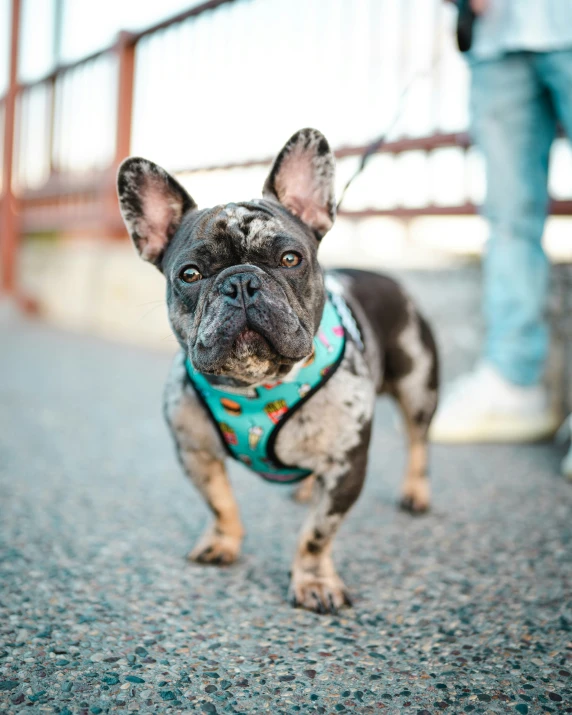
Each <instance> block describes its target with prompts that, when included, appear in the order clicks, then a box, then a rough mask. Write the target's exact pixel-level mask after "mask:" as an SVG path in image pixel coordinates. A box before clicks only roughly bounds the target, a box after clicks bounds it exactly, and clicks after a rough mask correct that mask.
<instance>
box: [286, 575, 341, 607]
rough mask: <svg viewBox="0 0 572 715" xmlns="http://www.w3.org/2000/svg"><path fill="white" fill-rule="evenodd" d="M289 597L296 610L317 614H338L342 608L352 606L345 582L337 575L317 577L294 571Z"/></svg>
mask: <svg viewBox="0 0 572 715" xmlns="http://www.w3.org/2000/svg"><path fill="white" fill-rule="evenodd" d="M289 596H290V602H291V603H292V605H293V606H294V607H295V608H306V609H308V610H309V611H315V612H316V613H336V612H337V610H338V609H339V608H341V607H342V606H351V605H352V602H351V599H350V597H349V594H348V591H347V589H346V587H345V585H344V582H343V581H342V580H341V578H340V577H339V576H337V575H336V574H334V575H331V576H316V575H314V574H310V573H305V572H298V573H296V571H294V572H293V573H292V580H291V582H290V593H289Z"/></svg>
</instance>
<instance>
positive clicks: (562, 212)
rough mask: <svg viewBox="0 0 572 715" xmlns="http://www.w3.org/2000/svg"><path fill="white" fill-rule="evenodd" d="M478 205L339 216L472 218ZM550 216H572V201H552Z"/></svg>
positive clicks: (371, 210) (369, 210)
mask: <svg viewBox="0 0 572 715" xmlns="http://www.w3.org/2000/svg"><path fill="white" fill-rule="evenodd" d="M478 209H479V207H478V206H477V204H474V203H471V202H466V203H464V204H459V205H457V206H436V205H435V204H430V205H426V206H416V207H407V208H406V207H404V206H396V207H394V208H390V209H375V208H367V209H357V210H355V211H352V210H351V209H342V210H341V211H339V212H338V216H341V217H343V218H379V217H387V218H402V219H407V218H419V217H422V216H471V215H473V214H475V213H477V212H478ZM549 214H551V215H553V216H571V215H572V201H569V200H566V201H556V200H554V201H552V202H551V203H550V208H549Z"/></svg>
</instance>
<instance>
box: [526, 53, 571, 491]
mask: <svg viewBox="0 0 572 715" xmlns="http://www.w3.org/2000/svg"><path fill="white" fill-rule="evenodd" d="M535 59H536V67H537V71H538V74H539V76H540V77H541V78H542V80H543V82H544V83H545V85H546V87H548V89H549V91H550V93H551V96H552V103H553V104H554V108H555V110H556V116H557V117H558V120H559V121H560V123H561V124H562V126H563V127H564V131H565V132H566V134H567V135H568V138H569V139H570V141H572V48H571V49H569V50H561V51H559V52H546V53H542V54H539V55H538V56H537V57H536V58H535ZM565 429H566V431H567V432H568V436H569V437H570V438H571V445H570V449H569V451H568V454H567V455H566V457H565V458H564V460H563V462H562V472H563V474H564V475H565V476H567V477H568V478H569V479H572V415H571V416H570V417H569V418H568V420H567V422H566V423H565Z"/></svg>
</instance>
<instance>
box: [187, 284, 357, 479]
mask: <svg viewBox="0 0 572 715" xmlns="http://www.w3.org/2000/svg"><path fill="white" fill-rule="evenodd" d="M345 313H348V314H349V310H348V308H347V306H346V305H345V302H343V300H342V299H341V297H340V296H338V295H331V296H329V297H328V299H327V301H326V305H325V306H324V312H323V315H322V321H321V323H320V327H319V329H318V332H317V334H316V336H315V338H314V349H313V352H312V354H311V355H310V357H309V358H308V359H307V360H306V361H305V362H304V364H303V365H302V367H301V368H300V369H299V370H298V372H297V373H296V374H295V375H294V377H293V379H291V380H290V379H288V380H285V381H284V382H278V383H273V384H271V385H260V386H258V387H253V388H251V389H250V390H248V391H247V392H241V393H236V392H232V391H230V390H227V389H224V388H223V389H221V388H220V387H217V386H215V385H211V383H210V382H209V381H208V380H207V378H206V377H205V376H204V375H203V374H201V373H200V372H197V371H196V370H195V369H194V368H193V366H192V365H191V363H190V361H189V359H188V358H187V361H186V366H187V373H188V375H189V379H190V380H191V382H192V383H193V385H194V387H195V389H196V391H197V394H198V395H199V397H200V398H201V400H202V402H203V404H204V406H205V407H206V409H207V411H208V412H209V414H210V416H211V417H212V419H213V421H214V423H215V425H216V427H217V429H218V431H219V432H220V435H221V437H222V440H223V442H224V444H225V445H226V447H227V449H228V451H229V453H230V455H231V456H232V457H234V458H235V459H238V460H240V461H241V462H242V463H243V464H246V465H247V466H248V467H250V468H251V469H252V470H254V471H255V472H258V474H260V475H261V476H262V477H264V478H265V479H267V480H269V481H272V482H282V483H289V482H297V481H299V480H300V479H304V477H307V476H309V475H310V474H311V472H310V471H308V470H307V469H300V468H298V467H293V466H288V465H286V464H283V463H282V462H281V461H280V460H279V459H278V457H277V456H276V453H275V451H274V445H275V444H276V437H277V436H278V432H279V431H280V429H281V428H282V427H283V426H284V424H285V423H286V421H287V420H288V418H289V417H291V416H292V414H294V412H295V411H296V410H297V409H299V408H300V407H301V406H302V405H303V404H304V402H306V400H308V399H309V398H310V397H311V396H312V395H313V394H314V393H315V392H317V391H318V390H319V389H320V388H321V387H322V386H323V385H324V384H325V383H326V382H327V381H328V380H329V379H330V377H331V376H332V375H333V374H334V373H335V371H336V369H337V368H338V366H339V365H340V363H341V361H342V358H343V356H344V349H345V344H346V330H345V328H344V324H346V325H347V319H348V316H347V315H345ZM349 319H350V321H351V322H352V323H353V327H355V321H353V318H352V317H351V314H349ZM350 326H351V323H350ZM351 332H352V333H353V331H351ZM358 339H359V335H358ZM358 344H360V346H361V340H360V341H359V343H358Z"/></svg>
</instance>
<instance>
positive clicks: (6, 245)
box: [0, 0, 21, 295]
mask: <svg viewBox="0 0 572 715" xmlns="http://www.w3.org/2000/svg"><path fill="white" fill-rule="evenodd" d="M20 9H21V1H20V0H12V20H11V32H10V60H9V61H10V70H9V81H8V92H7V93H6V101H5V104H4V111H5V114H4V139H3V141H4V157H3V169H2V193H3V198H2V211H1V212H0V213H1V215H0V273H1V276H0V293H4V294H8V295H14V294H15V293H16V290H17V285H16V266H17V259H18V255H17V254H18V244H19V227H18V207H17V199H16V197H15V196H14V189H13V186H12V168H13V163H14V134H15V132H14V123H15V115H16V94H17V91H18V51H19V42H20Z"/></svg>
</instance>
